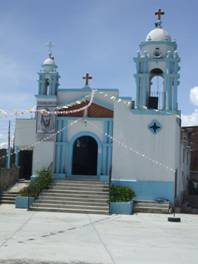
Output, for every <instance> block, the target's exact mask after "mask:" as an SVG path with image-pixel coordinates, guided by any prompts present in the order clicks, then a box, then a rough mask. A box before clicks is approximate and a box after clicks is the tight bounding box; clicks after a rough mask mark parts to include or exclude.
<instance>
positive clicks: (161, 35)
mask: <svg viewBox="0 0 198 264" xmlns="http://www.w3.org/2000/svg"><path fill="white" fill-rule="evenodd" d="M149 40H150V41H164V40H168V41H170V40H171V37H170V35H169V33H168V32H167V31H166V30H164V29H163V28H155V29H153V30H151V31H150V32H149V33H148V35H147V37H146V41H149Z"/></svg>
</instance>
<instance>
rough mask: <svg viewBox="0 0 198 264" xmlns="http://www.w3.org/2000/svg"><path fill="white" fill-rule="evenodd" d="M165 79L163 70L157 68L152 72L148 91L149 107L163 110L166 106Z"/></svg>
mask: <svg viewBox="0 0 198 264" xmlns="http://www.w3.org/2000/svg"><path fill="white" fill-rule="evenodd" d="M165 98H166V92H165V80H164V77H163V71H162V70H161V69H158V68H155V69H153V70H152V71H151V72H150V79H149V92H148V102H147V107H148V109H158V110H163V109H164V108H165Z"/></svg>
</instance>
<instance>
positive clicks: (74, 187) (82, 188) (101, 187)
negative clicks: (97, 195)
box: [48, 185, 109, 192]
mask: <svg viewBox="0 0 198 264" xmlns="http://www.w3.org/2000/svg"><path fill="white" fill-rule="evenodd" d="M48 190H63V191H64V190H65V191H67V190H84V191H90V190H91V191H107V192H108V191H109V188H108V187H104V186H99V187H98V186H97V187H94V186H73V185H72V186H68V185H65V186H63V185H60V186H59V185H58V186H54V185H53V186H50V187H49V188H48Z"/></svg>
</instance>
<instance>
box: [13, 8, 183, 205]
mask: <svg viewBox="0 0 198 264" xmlns="http://www.w3.org/2000/svg"><path fill="white" fill-rule="evenodd" d="M162 14H163V12H161V10H159V11H158V12H156V15H157V19H156V22H155V27H154V29H152V30H151V31H150V32H149V33H148V35H147V36H146V38H145V40H143V41H142V42H141V43H140V45H139V51H138V53H137V55H136V56H135V58H134V63H135V65H136V72H135V73H134V77H135V82H134V86H133V87H131V89H136V100H135V101H132V99H131V98H130V97H121V96H120V95H119V90H118V89H111V88H109V89H106V88H105V89H102V88H97V89H96V88H95V89H93V88H92V87H91V78H92V77H91V76H90V75H89V74H88V73H87V74H86V75H85V76H84V77H83V79H84V82H85V84H84V86H83V87H82V88H67V89H64V88H62V87H60V83H59V79H60V75H59V73H58V67H57V65H56V62H55V58H54V56H53V55H52V52H50V53H49V56H48V58H46V59H45V60H44V62H43V64H42V67H41V70H40V72H39V80H38V90H37V95H36V102H37V103H36V104H37V107H36V112H35V118H32V119H17V120H16V133H15V146H16V153H18V154H17V156H16V165H19V156H20V153H21V152H23V149H26V151H27V149H28V150H29V151H31V152H32V171H31V175H35V174H36V172H37V171H38V170H40V169H42V168H49V169H51V170H52V171H53V178H54V180H67V179H75V178H80V179H82V180H83V179H84V180H86V179H89V181H90V180H93V181H94V180H96V179H97V180H99V181H101V182H109V181H111V183H112V184H115V185H124V186H129V187H131V188H132V189H133V190H134V191H135V193H136V199H137V200H138V199H139V200H156V199H166V200H169V201H171V202H173V200H174V197H175V196H176V197H177V199H179V198H180V196H181V194H182V192H183V188H184V186H183V180H182V175H181V171H180V132H181V116H180V111H179V109H178V101H177V89H178V85H179V70H180V67H179V61H180V58H179V55H178V53H177V43H176V42H175V41H174V40H173V39H172V38H171V36H170V35H169V33H168V32H167V31H166V30H165V29H164V28H163V27H162V22H161V16H162ZM129 55H131V54H129ZM131 78H133V76H132V75H131Z"/></svg>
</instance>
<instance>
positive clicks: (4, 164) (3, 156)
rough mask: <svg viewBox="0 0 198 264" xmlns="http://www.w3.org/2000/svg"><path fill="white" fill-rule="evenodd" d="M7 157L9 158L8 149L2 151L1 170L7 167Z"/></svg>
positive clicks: (0, 152)
mask: <svg viewBox="0 0 198 264" xmlns="http://www.w3.org/2000/svg"><path fill="white" fill-rule="evenodd" d="M6 156H7V151H6V149H0V168H5V167H6Z"/></svg>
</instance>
